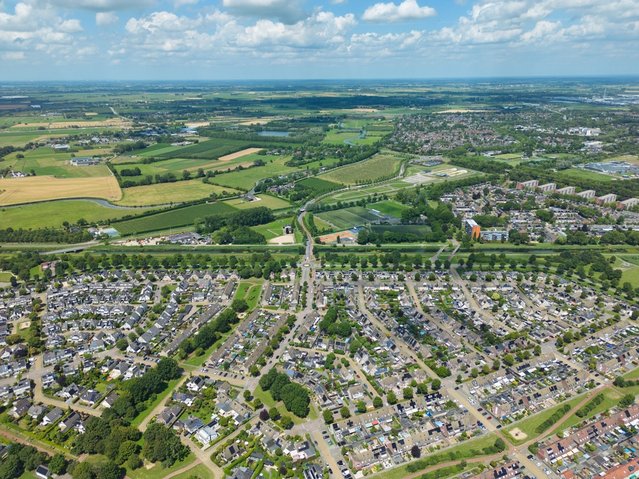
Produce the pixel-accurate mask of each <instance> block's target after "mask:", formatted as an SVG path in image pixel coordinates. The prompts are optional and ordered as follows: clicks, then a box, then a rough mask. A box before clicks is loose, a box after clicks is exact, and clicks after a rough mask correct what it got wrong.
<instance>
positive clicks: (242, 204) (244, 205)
mask: <svg viewBox="0 0 639 479" xmlns="http://www.w3.org/2000/svg"><path fill="white" fill-rule="evenodd" d="M256 198H259V200H256V201H246V200H245V199H244V198H234V199H232V200H228V201H225V203H228V204H229V205H231V206H233V207H234V208H238V209H240V210H248V209H251V208H258V207H260V206H266V207H267V208H270V209H272V210H281V209H284V208H289V207H290V206H291V204H290V203H289V202H288V201H286V200H283V199H282V198H278V197H276V196H271V195H266V194H264V195H257V196H256Z"/></svg>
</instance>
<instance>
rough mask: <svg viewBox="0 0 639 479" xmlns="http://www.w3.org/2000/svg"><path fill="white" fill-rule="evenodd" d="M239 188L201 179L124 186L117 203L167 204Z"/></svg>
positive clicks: (232, 191) (126, 204) (139, 204)
mask: <svg viewBox="0 0 639 479" xmlns="http://www.w3.org/2000/svg"><path fill="white" fill-rule="evenodd" d="M236 192H237V190H234V189H232V188H226V187H223V186H218V185H212V184H208V183H204V182H203V181H202V180H201V179H199V178H198V179H194V180H188V181H176V182H174V183H159V184H155V185H145V186H134V187H132V188H124V189H123V190H122V193H123V196H122V199H121V200H120V201H118V202H117V203H118V204H119V205H123V206H147V205H165V204H170V203H183V202H186V201H195V200H199V199H203V198H207V197H209V196H211V194H212V193H215V194H217V195H223V194H227V193H236Z"/></svg>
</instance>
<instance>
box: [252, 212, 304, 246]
mask: <svg viewBox="0 0 639 479" xmlns="http://www.w3.org/2000/svg"><path fill="white" fill-rule="evenodd" d="M286 225H292V226H293V227H295V226H294V225H295V218H294V217H290V218H281V219H278V220H275V221H272V222H271V223H267V224H265V225H260V226H252V227H251V229H252V230H255V231H257V232H258V233H260V234H261V235H262V236H264V238H266V241H269V240H271V239H273V238H277V237H278V236H282V235H283V234H284V233H283V228H284V226H286Z"/></svg>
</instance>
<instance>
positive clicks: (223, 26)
mask: <svg viewBox="0 0 639 479" xmlns="http://www.w3.org/2000/svg"><path fill="white" fill-rule="evenodd" d="M623 74H631V75H635V74H639V0H394V1H381V2H376V1H367V0H324V1H311V0H20V1H17V2H16V1H15V0H0V80H122V79H123V80H145V79H157V80H173V79H193V80H207V79H211V80H215V79H271V78H272V79H281V78H292V79H298V78H302V79H303V78H318V79H319V78H451V77H495V76H497V77H502V76H537V75H541V76H554V75H562V76H564V75H567V76H573V75H574V76H579V75H623Z"/></svg>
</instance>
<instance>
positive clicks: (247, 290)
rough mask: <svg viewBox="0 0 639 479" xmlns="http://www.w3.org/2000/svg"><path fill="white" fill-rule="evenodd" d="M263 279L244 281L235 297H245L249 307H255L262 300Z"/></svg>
mask: <svg viewBox="0 0 639 479" xmlns="http://www.w3.org/2000/svg"><path fill="white" fill-rule="evenodd" d="M262 284H263V281H261V280H260V281H242V282H240V285H239V286H238V287H237V291H236V292H235V299H243V300H245V301H246V303H247V304H248V306H249V309H255V308H256V307H257V304H258V302H259V300H260V294H261V292H262Z"/></svg>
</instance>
